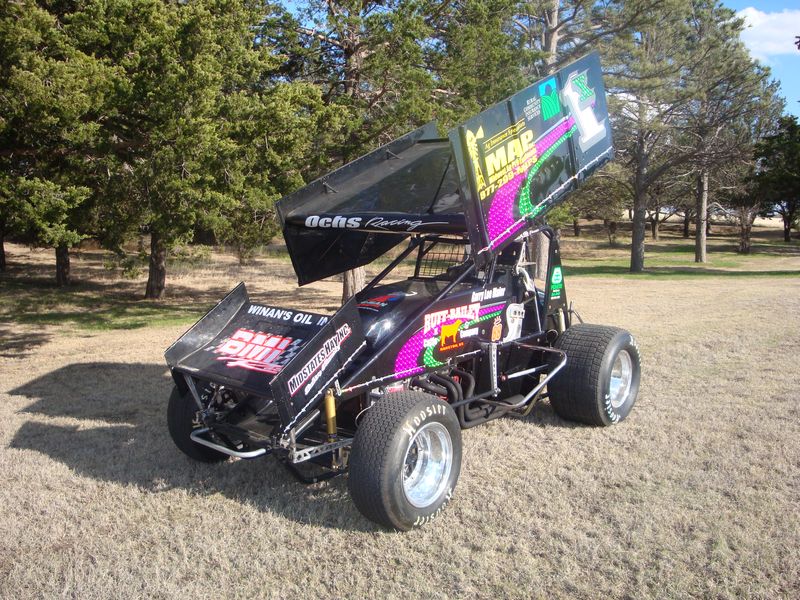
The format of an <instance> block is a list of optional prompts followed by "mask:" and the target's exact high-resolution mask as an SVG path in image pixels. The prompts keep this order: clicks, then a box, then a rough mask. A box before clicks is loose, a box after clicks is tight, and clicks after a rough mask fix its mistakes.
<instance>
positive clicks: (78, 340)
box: [0, 265, 800, 599]
mask: <svg viewBox="0 0 800 600" xmlns="http://www.w3.org/2000/svg"><path fill="white" fill-rule="evenodd" d="M225 268H230V265H228V267H217V266H212V267H209V269H219V270H215V271H214V272H213V273H207V274H203V273H199V274H198V273H193V274H191V275H189V274H187V275H186V277H187V280H186V281H185V284H186V286H187V287H192V288H194V287H195V286H197V287H198V288H199V287H201V281H202V278H203V277H204V276H208V277H209V278H211V276H212V275H213V277H214V279H215V286H214V289H213V290H209V291H207V293H208V294H209V296H211V295H213V294H217V293H218V290H217V289H216V286H217V285H219V286H220V287H221V288H224V290H221V291H223V292H224V291H227V287H228V286H231V283H234V282H235V280H238V279H239V276H240V275H247V276H252V279H247V281H248V283H249V284H250V287H251V288H252V289H254V290H256V291H257V294H258V296H259V297H260V298H263V299H265V300H268V301H271V302H273V303H275V304H289V305H294V304H295V303H296V302H298V301H299V300H300V298H303V299H304V302H303V303H302V304H298V305H302V306H305V307H308V308H313V309H323V310H324V309H326V308H328V307H334V306H335V305H336V303H337V296H338V291H339V290H338V286H337V285H336V284H335V283H324V284H316V285H315V286H313V287H312V288H311V291H312V293H311V294H310V295H306V294H304V292H298V291H297V290H296V288H294V285H293V282H292V278H291V276H290V275H289V273H288V271H287V270H286V269H285V266H284V268H283V269H282V270H281V271H280V272H277V271H276V272H273V273H270V274H268V275H264V273H263V271H262V272H260V273H257V272H252V273H240V272H236V273H234V274H233V275H231V274H230V273H228V275H227V276H226V278H225V279H224V281H223V282H221V283H220V282H219V279H218V277H219V276H220V274H221V273H225V272H226V271H224V269H225ZM242 278H243V279H245V277H242ZM176 283H177V284H180V283H181V281H180V279H178V281H177V282H176ZM567 286H568V292H569V293H570V297H571V299H574V300H575V303H576V306H577V308H578V309H579V311H580V312H581V314H582V315H583V317H584V319H586V320H587V321H590V322H598V323H607V324H616V325H620V326H623V327H627V328H628V329H630V330H631V331H632V332H634V334H635V335H636V336H637V337H638V339H639V343H640V345H641V348H642V355H643V357H644V367H643V368H644V371H643V383H642V389H641V392H640V398H639V402H638V404H637V406H636V407H635V408H634V411H633V413H632V414H631V416H630V418H629V419H628V420H627V421H625V422H624V423H623V424H621V425H620V426H617V427H612V428H609V429H604V430H598V429H593V428H589V427H583V426H575V425H573V424H570V423H567V422H565V421H562V420H560V419H558V418H557V417H556V416H555V415H554V414H553V412H552V410H551V409H550V407H549V406H548V405H547V404H543V405H541V406H540V407H538V408H537V409H536V410H534V411H533V413H532V414H531V415H530V417H528V418H527V419H525V420H513V419H501V420H499V421H496V422H493V423H490V424H489V425H487V426H483V427H478V428H476V429H472V430H469V431H467V432H465V434H464V443H465V448H464V467H463V471H462V474H461V479H460V481H459V485H458V488H457V490H456V495H455V498H454V501H453V502H452V503H451V505H450V506H449V507H448V509H447V511H445V513H444V514H443V515H442V517H441V518H440V519H439V520H437V521H435V522H434V523H433V524H431V525H430V526H427V527H425V528H423V529H421V530H418V531H413V532H411V533H408V534H393V533H387V532H384V531H381V530H378V529H377V528H375V527H374V526H373V525H372V524H371V523H369V522H367V521H365V520H364V519H363V518H362V517H361V516H360V515H359V514H358V513H357V511H356V510H355V508H354V507H353V506H352V504H351V503H350V500H349V498H348V495H347V489H346V481H345V480H344V479H335V480H332V481H330V482H327V483H324V484H317V485H314V486H309V487H306V486H302V485H300V484H298V483H297V482H296V481H295V480H294V479H293V478H291V476H290V475H289V474H288V473H286V472H285V471H284V470H283V469H282V468H280V467H279V466H278V465H277V464H275V463H274V462H273V461H270V460H256V461H249V462H248V461H235V460H231V461H229V462H226V463H224V464H221V465H214V466H207V465H197V464H194V463H192V462H191V461H189V460H188V459H187V458H185V457H184V456H183V455H181V454H180V453H179V452H178V451H177V450H176V449H175V448H174V447H173V445H172V442H171V441H170V439H169V437H168V434H167V431H166V425H165V408H166V399H167V397H168V395H169V391H170V387H171V383H170V379H169V378H168V376H167V372H166V368H165V365H164V361H163V358H162V353H163V351H164V349H165V348H166V347H167V346H168V345H169V344H170V343H171V342H172V341H173V340H174V339H175V338H176V337H177V336H178V335H179V334H180V333H181V331H182V330H183V329H184V328H185V326H183V325H180V326H178V325H172V326H160V327H145V328H141V329H136V330H131V331H99V332H93V331H82V330H72V329H71V330H68V331H67V332H65V330H64V329H63V328H62V327H58V326H54V325H42V326H41V327H37V326H24V327H23V326H19V325H8V326H3V330H2V332H0V336H2V345H0V348H1V349H0V373H2V379H1V380H0V464H2V466H3V467H2V473H3V478H2V481H1V482H0V590H2V595H3V596H7V597H14V598H26V597H53V596H56V595H59V596H67V597H74V598H82V599H83V598H109V597H113V598H140V597H155V598H162V597H163V598H171V597H177V596H180V597H187V596H200V597H214V596H216V597H275V598H286V597H305V596H308V595H309V594H313V595H318V596H320V597H376V598H383V597H423V596H424V597H431V598H451V597H470V598H471V597H516V598H531V597H562V598H575V597H579V598H580V597H583V598H590V597H598V596H613V597H663V596H665V595H667V596H675V597H683V596H687V595H693V596H715V597H775V598H778V597H796V596H797V595H798V594H800V584H798V582H799V581H800V557H798V550H797V549H798V548H799V547H800V521H799V520H798V514H797V499H798V497H800V489H799V488H800V446H798V444H797V440H798V439H800V408H799V407H798V394H797V358H796V357H797V355H798V353H800V338H798V335H797V332H798V320H797V315H798V314H800V281H799V280H797V279H794V278H786V277H781V278H772V277H762V278H758V279H749V278H735V279H732V278H702V279H691V280H663V281H662V280H625V281H622V282H620V281H619V280H617V279H610V278H609V279H606V278H577V279H573V280H568V281H567ZM209 287H211V286H206V288H209ZM176 301H177V300H176Z"/></svg>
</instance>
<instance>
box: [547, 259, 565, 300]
mask: <svg viewBox="0 0 800 600" xmlns="http://www.w3.org/2000/svg"><path fill="white" fill-rule="evenodd" d="M563 289H564V274H563V273H562V272H561V267H556V268H554V269H553V274H552V275H551V276H550V298H552V299H554V300H555V299H556V298H561V291H562V290H563Z"/></svg>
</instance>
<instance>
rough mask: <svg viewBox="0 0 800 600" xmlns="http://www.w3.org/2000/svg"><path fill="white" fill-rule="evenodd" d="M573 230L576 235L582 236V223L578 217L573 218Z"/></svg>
mask: <svg viewBox="0 0 800 600" xmlns="http://www.w3.org/2000/svg"><path fill="white" fill-rule="evenodd" d="M572 232H573V233H574V234H575V237H581V224H580V223H579V222H578V219H572Z"/></svg>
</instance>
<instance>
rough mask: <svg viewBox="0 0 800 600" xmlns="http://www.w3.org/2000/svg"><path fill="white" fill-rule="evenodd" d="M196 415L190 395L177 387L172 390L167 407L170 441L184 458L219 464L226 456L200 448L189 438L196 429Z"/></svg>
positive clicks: (194, 404)
mask: <svg viewBox="0 0 800 600" xmlns="http://www.w3.org/2000/svg"><path fill="white" fill-rule="evenodd" d="M196 414H197V404H196V403H195V401H194V398H192V397H191V394H189V393H188V392H187V393H186V394H181V392H180V390H178V388H177V387H175V388H173V389H172V394H171V395H170V397H169V404H168V405H167V428H168V429H169V435H170V437H172V441H173V442H175V445H176V446H177V447H178V449H179V450H180V451H181V452H183V453H184V454H185V455H186V456H188V457H189V458H192V459H194V460H197V461H200V462H206V463H213V462H221V461H223V460H225V459H226V458H228V456H227V454H223V453H222V452H217V451H216V450H214V449H212V448H208V447H207V446H202V445H200V444H198V443H196V442H195V441H193V440H192V438H190V437H189V436H190V435H191V433H192V431H193V430H195V429H197V428H198V426H197V425H196V424H195V422H194V420H195V415H196Z"/></svg>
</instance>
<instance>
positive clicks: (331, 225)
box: [303, 215, 448, 231]
mask: <svg viewBox="0 0 800 600" xmlns="http://www.w3.org/2000/svg"><path fill="white" fill-rule="evenodd" d="M447 223H448V222H447V221H424V220H422V219H417V220H411V219H397V218H392V217H370V218H367V217H346V216H344V215H330V216H323V215H310V216H308V217H306V220H305V221H304V222H303V224H304V225H305V226H306V227H309V228H312V229H358V228H363V229H382V230H385V231H414V230H416V229H417V227H419V226H420V225H447Z"/></svg>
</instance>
